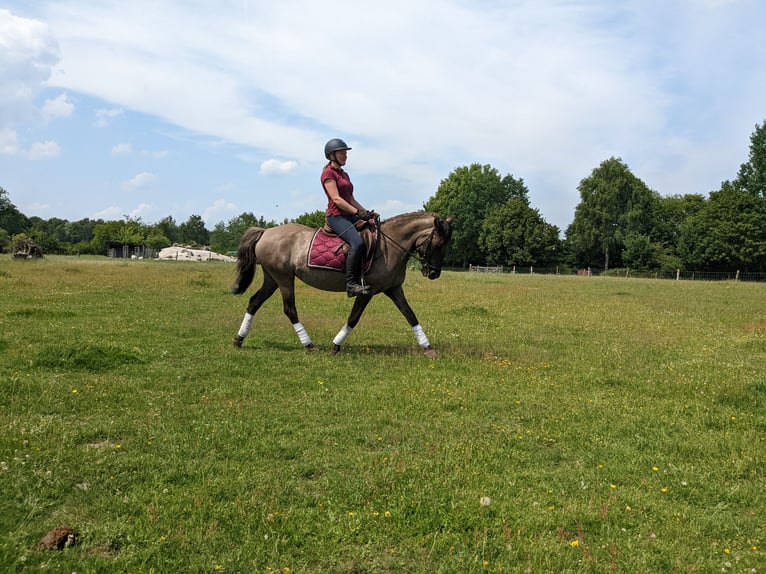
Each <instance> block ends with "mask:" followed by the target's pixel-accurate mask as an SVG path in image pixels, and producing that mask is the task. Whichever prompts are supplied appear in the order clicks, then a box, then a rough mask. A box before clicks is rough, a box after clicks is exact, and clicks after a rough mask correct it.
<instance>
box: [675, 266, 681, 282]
mask: <svg viewBox="0 0 766 574" xmlns="http://www.w3.org/2000/svg"><path fill="white" fill-rule="evenodd" d="M680 280H681V270H680V269H676V281H680Z"/></svg>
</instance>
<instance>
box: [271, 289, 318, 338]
mask: <svg viewBox="0 0 766 574" xmlns="http://www.w3.org/2000/svg"><path fill="white" fill-rule="evenodd" d="M279 292H280V293H281V294H282V309H283V310H284V312H285V315H287V318H288V319H290V323H292V325H293V329H295V332H296V334H297V335H298V339H299V340H300V342H301V345H303V346H304V347H306V350H307V351H316V350H317V348H316V347H315V346H314V343H313V342H312V341H311V337H310V336H309V334H308V331H306V328H305V327H304V326H303V323H301V321H300V319H298V309H297V307H296V306H295V281H290V282H288V283H287V284H283V285H280V286H279Z"/></svg>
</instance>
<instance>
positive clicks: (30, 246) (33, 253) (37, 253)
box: [13, 239, 43, 259]
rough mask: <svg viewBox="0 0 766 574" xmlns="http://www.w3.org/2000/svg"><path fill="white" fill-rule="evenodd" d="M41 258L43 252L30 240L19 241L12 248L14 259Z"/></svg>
mask: <svg viewBox="0 0 766 574" xmlns="http://www.w3.org/2000/svg"><path fill="white" fill-rule="evenodd" d="M42 256H43V250H42V249H40V246H39V245H37V244H36V243H35V242H34V241H32V240H31V239H21V240H20V241H17V242H16V243H15V244H14V246H13V258H14V259H36V258H40V257H42Z"/></svg>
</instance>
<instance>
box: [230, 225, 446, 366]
mask: <svg viewBox="0 0 766 574" xmlns="http://www.w3.org/2000/svg"><path fill="white" fill-rule="evenodd" d="M453 221H454V217H451V216H450V217H448V218H447V219H442V218H441V217H439V215H437V214H435V213H426V212H414V213H405V214H401V215H396V216H394V217H391V218H390V219H387V220H385V221H382V222H379V224H378V226H377V230H378V237H377V241H376V242H375V248H374V250H373V255H372V263H371V264H370V267H369V269H368V271H367V272H366V274H365V277H364V281H365V283H366V284H367V285H369V287H370V292H369V294H367V295H358V296H357V297H356V299H355V300H354V305H353V307H352V309H351V313H350V314H349V316H348V319H347V320H346V324H345V325H344V326H343V328H342V329H341V330H340V331H339V332H338V334H337V335H336V336H335V338H334V339H333V346H332V350H331V353H332V354H333V355H337V354H338V353H339V352H340V350H341V345H343V343H344V342H345V340H346V338H347V337H348V336H349V335H350V334H351V331H352V330H353V329H354V327H356V325H357V323H359V319H360V318H361V316H362V313H364V310H365V308H366V307H367V304H368V303H369V302H370V300H371V299H372V298H373V297H374V296H375V295H377V294H378V293H383V294H385V295H386V296H387V297H388V298H389V299H391V301H393V302H394V305H396V307H397V309H399V311H400V312H401V313H402V315H404V317H405V319H406V320H407V322H408V323H409V324H410V327H411V328H412V332H413V334H414V335H415V338H416V340H417V342H418V345H420V347H421V348H422V349H423V351H424V352H425V354H426V356H428V357H429V358H436V357H437V354H436V351H434V349H433V348H432V347H431V343H430V342H429V340H428V337H427V336H426V334H425V332H424V331H423V327H422V326H421V325H420V323H419V322H418V319H417V317H416V315H415V313H414V311H413V310H412V308H411V307H410V305H409V303H408V302H407V298H406V297H405V296H404V290H403V288H402V284H403V283H404V279H405V275H406V273H407V262H408V261H409V259H410V257H414V258H415V259H417V260H418V261H419V262H420V264H421V272H422V273H423V276H425V277H427V278H428V279H431V280H433V279H438V278H439V276H440V275H441V270H442V263H443V261H444V255H445V253H446V249H447V245H448V244H449V241H450V238H451V237H452V223H453ZM315 233H316V229H314V228H311V227H307V226H305V225H300V224H297V223H286V224H283V225H278V226H276V227H270V228H268V229H263V228H260V227H251V228H250V229H248V230H247V231H245V233H244V234H243V235H242V238H241V240H240V243H239V247H238V249H237V277H236V280H235V283H234V285H233V286H232V287H231V292H232V293H233V294H234V295H241V294H243V293H245V292H246V291H247V288H248V287H249V286H250V284H251V283H252V281H253V278H254V277H255V269H256V263H259V264H260V265H261V269H262V270H263V284H262V285H261V288H260V289H258V291H256V293H255V294H254V295H253V296H252V297H250V300H249V302H248V305H247V311H246V312H245V317H244V319H243V320H242V324H241V326H240V329H239V331H238V332H237V335H236V336H235V337H234V339H233V341H232V342H233V344H234V346H235V347H241V346H242V341H243V340H244V339H245V337H247V335H248V334H249V333H250V330H251V327H252V323H253V316H254V315H255V313H256V312H257V311H258V309H260V307H261V305H263V303H264V302H265V301H266V300H267V299H268V298H269V297H271V296H272V295H273V294H274V292H275V291H276V290H277V289H279V292H280V294H281V295H282V303H283V311H284V313H285V315H287V318H288V319H289V320H290V323H292V325H293V328H294V329H295V332H296V334H297V335H298V338H299V340H300V342H301V344H302V345H303V346H304V347H305V348H306V349H307V350H308V351H316V350H317V348H316V347H315V346H314V343H313V342H312V340H311V337H310V336H309V334H308V333H307V331H306V328H305V327H304V326H303V324H302V323H301V322H300V319H299V318H298V311H297V309H296V307H295V278H296V277H297V278H298V279H300V280H301V281H303V282H304V283H306V284H307V285H310V286H311V287H315V288H317V289H321V290H323V291H337V292H343V291H345V289H346V287H345V285H346V283H345V282H346V277H345V273H343V272H339V271H340V270H338V271H336V270H328V269H323V268H316V267H311V266H309V263H308V254H309V249H310V245H311V241H312V238H313V236H314V234H315Z"/></svg>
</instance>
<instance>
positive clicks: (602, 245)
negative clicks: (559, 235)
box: [566, 157, 659, 269]
mask: <svg viewBox="0 0 766 574" xmlns="http://www.w3.org/2000/svg"><path fill="white" fill-rule="evenodd" d="M577 189H578V191H579V192H580V203H579V204H578V205H577V207H576V208H575V215H574V220H573V222H572V224H571V225H570V226H569V227H568V228H567V233H566V235H567V243H568V246H569V249H570V251H571V253H572V255H573V258H574V263H575V264H577V265H579V266H596V265H598V264H601V263H603V266H604V269H609V266H610V265H611V266H613V267H614V266H620V265H621V264H622V252H623V250H624V249H625V238H626V237H628V236H629V235H633V236H636V235H643V236H648V235H649V233H650V231H651V226H652V213H653V212H654V205H655V203H656V202H657V201H658V199H659V195H658V194H657V193H656V192H654V191H652V190H650V189H649V188H648V187H647V186H646V184H645V183H644V182H643V181H641V180H640V179H639V178H637V177H636V176H635V175H633V173H632V172H631V171H630V168H628V166H627V165H626V164H625V163H624V162H623V161H622V160H621V159H619V158H614V157H611V158H609V159H608V160H605V161H603V162H602V163H601V165H600V166H599V167H597V168H596V169H594V170H593V171H592V172H591V175H590V176H589V177H586V178H585V179H583V180H582V181H581V182H580V185H579V186H578V187H577ZM633 241H634V242H635V237H634V239H633Z"/></svg>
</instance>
